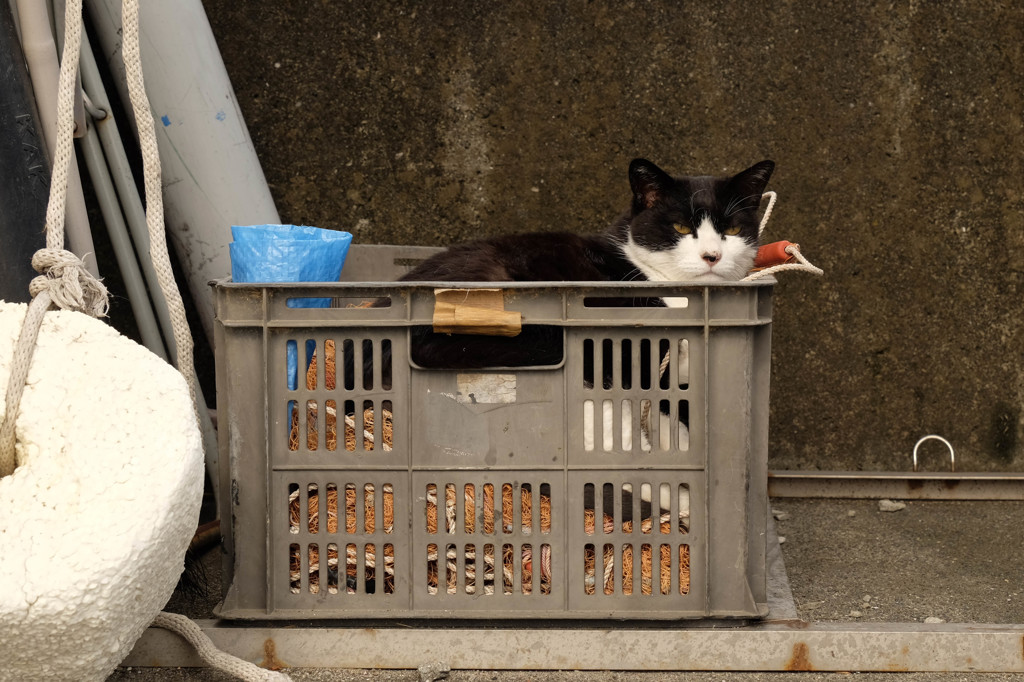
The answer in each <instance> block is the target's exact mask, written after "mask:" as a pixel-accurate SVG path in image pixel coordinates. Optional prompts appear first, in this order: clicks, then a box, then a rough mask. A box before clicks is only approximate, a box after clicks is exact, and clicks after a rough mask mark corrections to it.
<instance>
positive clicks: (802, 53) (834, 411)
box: [206, 0, 1024, 471]
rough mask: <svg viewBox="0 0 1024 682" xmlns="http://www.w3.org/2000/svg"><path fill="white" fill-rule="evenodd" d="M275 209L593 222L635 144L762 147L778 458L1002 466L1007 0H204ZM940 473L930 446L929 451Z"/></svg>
mask: <svg viewBox="0 0 1024 682" xmlns="http://www.w3.org/2000/svg"><path fill="white" fill-rule="evenodd" d="M206 7H207V11H208V13H209V15H210V20H211V22H212V24H213V27H214V32H215V34H216V36H217V38H218V41H219V42H220V45H221V49H222V52H223V54H224V59H225V62H226V63H227V66H228V70H229V72H230V75H231V78H232V81H233V83H234V86H235V88H236V91H237V94H238V98H239V100H240V102H241V107H242V110H243V113H244V115H245V117H246V119H247V122H248V124H249V127H250V131H251V133H252V137H253V139H254V141H255V144H256V148H257V151H258V153H259V155H260V158H261V159H262V162H263V165H264V170H265V172H266V175H267V178H268V180H269V182H270V183H271V189H272V191H273V193H274V196H275V198H276V201H277V203H278V208H279V210H280V212H281V216H282V219H283V220H285V221H287V222H293V223H306V224H312V225H319V226H322V227H332V228H339V229H345V230H348V231H351V232H353V233H354V234H355V238H356V239H357V240H359V241H362V242H376V243H409V244H448V243H453V242H457V241H461V240H465V239H468V238H472V237H475V236H478V235H482V234H496V233H502V232H513V231H523V230H543V229H568V230H573V231H579V232H586V231H593V230H601V229H603V228H604V227H605V226H606V225H607V224H608V223H609V222H610V221H611V220H612V219H613V218H614V217H615V216H616V215H617V214H618V212H619V211H621V210H622V209H623V208H625V207H626V205H627V202H628V199H629V191H628V184H627V181H626V167H627V165H628V164H629V161H630V160H631V159H632V158H633V157H634V156H646V157H648V158H650V159H652V160H654V161H655V162H657V163H659V164H660V165H662V166H663V167H664V168H666V169H667V170H669V171H671V172H674V173H676V174H685V173H715V174H717V173H729V172H735V171H738V170H741V169H743V168H745V167H747V166H749V165H750V164H752V163H754V162H756V161H759V160H761V159H763V158H771V159H774V160H775V161H776V162H777V164H778V167H777V170H776V174H775V176H774V177H773V179H772V182H771V183H770V185H769V187H770V188H771V189H774V190H776V191H777V192H778V193H779V204H778V205H777V207H776V210H775V213H774V215H773V218H772V221H771V223H770V225H769V234H768V235H767V236H768V237H769V238H771V239H773V240H774V239H783V238H785V239H789V240H791V241H796V242H799V243H800V244H801V245H802V246H803V248H804V252H805V254H806V255H808V256H809V257H810V258H811V260H812V261H814V262H816V263H817V264H818V265H820V266H821V267H823V268H824V269H825V270H826V277H825V278H823V279H818V278H814V277H812V276H810V275H804V274H784V275H782V276H781V281H780V283H779V285H778V286H777V287H776V309H775V327H774V340H773V341H774V358H773V373H772V416H771V419H772V426H771V453H772V466H773V467H776V468H809V467H815V468H821V469H908V468H909V458H910V452H911V449H912V447H913V445H914V442H915V441H916V439H917V438H918V437H919V436H921V435H924V434H926V433H932V432H937V433H940V434H943V435H945V436H946V437H947V438H949V439H950V440H951V441H952V442H953V443H954V445H955V446H956V447H957V448H958V457H959V459H960V460H961V461H962V462H963V468H964V469H967V470H1018V471H1019V470H1021V469H1024V456H1022V444H1021V430H1022V428H1021V427H1022V415H1021V404H1022V400H1024V363H1022V349H1024V323H1022V321H1021V312H1022V306H1021V294H1022V288H1024V178H1022V173H1021V170H1022V162H1021V159H1022V154H1024V127H1022V113H1024V52H1022V44H1024V5H1021V4H1020V3H1017V2H1014V1H1012V0H1010V1H1007V2H995V1H985V2H980V1H978V2H976V1H971V0H963V1H960V2H943V3H918V2H895V3H890V2H858V3H848V2H838V1H832V2H773V3H753V2H715V3H705V4H701V3H695V2H670V1H665V0H656V1H654V2H601V1H595V2H582V1H579V0H577V1H572V2H565V3H548V2H520V3H482V2H469V1H456V2H383V1H382V2H375V3H348V2H343V3H342V2H332V3H329V2H322V3H314V2H300V3H286V2H278V1H276V0H273V1H272V0H258V1H256V2H245V3H239V2H224V1H223V0H221V1H216V0H207V2H206ZM923 454H924V455H925V456H926V457H927V458H928V462H927V464H928V468H933V469H935V468H940V464H939V461H938V460H939V459H940V458H944V457H945V453H944V451H943V450H942V449H941V448H940V447H935V448H934V449H932V448H931V447H929V448H926V449H925V451H924V452H923Z"/></svg>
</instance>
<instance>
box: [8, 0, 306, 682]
mask: <svg viewBox="0 0 1024 682" xmlns="http://www.w3.org/2000/svg"><path fill="white" fill-rule="evenodd" d="M122 24H123V26H122V38H123V44H122V50H123V56H124V62H125V72H126V77H127V83H128V92H129V97H130V99H131V103H132V109H133V111H134V113H135V121H136V125H137V127H138V132H139V143H140V147H141V148H142V162H143V172H144V178H145V191H146V203H147V206H146V224H147V226H148V228H149V236H150V258H151V259H152V261H153V266H154V269H155V270H156V273H157V280H158V282H159V285H160V288H161V290H162V291H163V293H164V297H165V298H166V300H167V305H168V308H169V312H170V318H171V323H172V327H173V332H174V340H175V344H176V348H175V349H174V350H175V351H176V352H175V366H176V367H177V368H178V371H179V372H181V374H182V375H183V376H184V377H185V380H186V382H187V383H188V387H189V392H190V394H191V397H192V407H193V411H194V412H195V413H196V418H197V419H198V410H197V409H196V399H197V395H196V387H195V370H194V368H193V364H192V362H193V361H192V352H193V349H192V335H191V333H190V331H189V328H188V322H187V320H186V318H185V307H184V304H183V303H182V300H181V295H180V293H179V292H178V288H177V285H176V283H175V281H174V275H173V271H172V270H171V262H170V257H169V255H168V253H167V240H166V235H165V232H164V212H163V196H162V188H161V182H160V155H159V151H158V148H157V141H156V132H155V129H154V128H155V127H154V123H153V115H152V112H151V111H150V108H149V100H148V99H147V97H146V90H145V84H144V82H143V78H142V59H141V55H140V48H139V2H138V0H124V2H123V3H122ZM64 31H65V38H64V52H63V55H62V58H61V68H60V78H59V81H58V93H57V121H58V123H57V142H56V145H55V149H54V159H53V171H52V174H51V180H50V199H49V203H48V205H47V210H46V248H45V249H41V250H39V251H37V252H36V254H35V255H34V256H33V258H32V267H33V268H35V269H36V271H37V272H39V273H41V275H40V276H39V277H36V278H35V279H33V280H32V282H31V283H30V285H29V292H30V293H31V294H32V297H33V298H32V303H31V304H30V305H29V309H28V312H27V313H26V315H25V321H24V323H23V326H22V330H21V333H20V335H19V337H18V341H17V343H16V344H15V351H14V357H13V359H12V365H11V374H10V378H9V381H8V385H7V392H6V401H7V402H6V404H5V415H4V420H3V423H2V424H0V476H5V475H7V474H9V473H11V472H13V471H14V469H15V468H16V466H17V462H16V458H15V431H14V425H15V423H16V421H17V416H18V406H19V404H20V402H21V396H22V393H23V392H24V388H25V380H26V378H27V376H28V368H29V365H30V364H31V358H32V353H33V351H34V349H35V345H36V339H37V338H38V335H39V327H40V325H41V324H42V320H43V317H44V315H45V313H46V311H47V310H48V309H49V308H50V307H51V305H56V306H58V307H60V308H63V309H65V310H73V311H78V312H83V313H86V314H88V315H92V316H94V317H100V316H103V315H106V313H107V309H108V302H107V290H106V287H104V286H103V284H102V283H101V282H100V281H98V280H97V279H95V278H94V277H93V276H92V275H91V274H89V272H88V271H87V270H86V269H85V266H84V263H83V262H82V260H81V259H80V258H78V257H77V256H76V255H75V254H73V253H70V252H68V251H65V250H64V248H63V247H64V210H65V203H66V197H67V179H68V168H69V165H70V162H71V159H72V149H73V146H72V145H73V139H72V138H73V133H74V112H73V106H74V98H75V88H76V79H77V72H78V60H79V53H80V50H81V42H82V0H67V3H66V5H65V19H64ZM154 625H156V626H158V627H162V628H165V629H168V630H172V631H174V632H176V633H178V634H179V635H181V636H182V637H184V638H185V639H186V640H188V641H189V642H190V643H191V644H192V645H193V646H194V647H195V648H196V650H197V651H198V652H199V655H200V657H201V658H202V659H203V660H204V661H206V662H207V663H208V664H210V665H211V666H214V667H216V668H218V669H220V670H223V671H225V672H227V673H230V674H233V675H235V676H236V677H239V678H241V679H243V680H246V681H252V682H263V681H264V680H266V681H274V680H288V679H290V678H289V677H288V676H287V675H285V674H283V673H279V672H274V671H270V670H264V669H262V668H259V667H258V666H256V665H254V664H252V663H249V662H248V661H244V660H242V659H239V658H236V657H234V656H231V655H229V654H225V653H223V652H221V651H218V650H217V649H216V648H215V647H214V646H213V642H211V641H210V639H209V638H208V637H206V635H204V634H203V632H202V630H200V628H199V626H197V625H196V624H195V623H192V622H191V621H190V620H189V619H188V618H186V617H184V616H181V615H178V614H170V613H161V614H159V615H158V616H157V617H156V619H155V620H154Z"/></svg>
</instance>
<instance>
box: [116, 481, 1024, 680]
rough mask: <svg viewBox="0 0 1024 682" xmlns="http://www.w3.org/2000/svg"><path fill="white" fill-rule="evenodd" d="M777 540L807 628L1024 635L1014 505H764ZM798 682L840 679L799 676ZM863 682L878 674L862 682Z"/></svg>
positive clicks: (190, 600)
mask: <svg viewBox="0 0 1024 682" xmlns="http://www.w3.org/2000/svg"><path fill="white" fill-rule="evenodd" d="M772 508H773V510H774V511H775V513H776V517H777V519H778V520H777V522H776V525H777V527H778V532H779V535H780V536H781V537H783V538H785V540H784V542H783V544H782V553H783V557H784V559H785V562H786V567H787V572H788V575H789V580H790V585H791V588H792V591H793V597H794V602H795V604H796V607H797V611H798V614H799V616H800V617H801V618H802V619H804V620H807V621H814V622H842V621H871V622H879V623H907V622H923V621H924V620H925V619H926V618H929V617H931V618H941V619H942V620H944V621H946V622H947V623H1009V624H1013V623H1024V564H1022V562H1021V561H1020V556H1019V551H1020V547H1022V546H1024V503H1020V502H1005V501H1002V502H989V501H985V502H980V501H971V502H936V501H911V502H907V504H906V507H905V508H904V509H902V510H900V511H895V512H883V511H880V510H879V503H878V501H876V500H820V499H774V500H772ZM216 554H217V553H216V552H211V553H210V554H209V555H207V557H205V559H204V566H205V567H206V569H207V571H208V573H207V586H208V590H209V592H210V594H208V595H206V596H205V597H202V596H197V595H195V594H192V595H188V594H182V593H178V594H175V596H174V597H173V598H172V600H171V602H170V603H169V604H168V610H171V611H176V612H180V613H184V614H186V615H188V616H190V617H192V618H209V617H210V608H211V607H212V606H213V604H214V603H215V602H216V594H217V591H218V589H219V583H220V571H219V560H218V557H217V556H216ZM288 673H289V675H291V676H292V678H293V679H295V680H367V681H373V682H377V681H380V682H383V681H385V680H387V681H391V680H395V681H402V680H419V679H420V677H419V673H418V672H417V671H414V670H398V671H348V670H323V669H320V670H299V669H296V670H289V671H288ZM784 674H785V673H717V672H715V673H711V672H709V673H677V672H658V673H651V672H648V673H641V672H634V671H620V672H615V671H607V672H594V671H575V672H573V671H549V672H537V671H523V672H514V671H453V672H452V673H451V674H450V675H449V677H448V679H450V680H453V681H454V682H483V681H484V680H495V681H497V682H526V681H527V680H530V681H532V682H546V681H552V682H554V681H555V680H557V681H559V682H566V681H567V682H572V681H576V680H579V681H583V680H587V681H590V680H593V681H595V682H612V681H619V680H640V681H642V682H656V681H658V682H660V681H670V680H671V681H676V680H678V681H683V680H685V681H693V682H705V681H708V682H710V681H711V680H715V681H716V682H717V681H725V682H748V681H753V680H769V679H771V678H772V677H777V676H780V675H784ZM801 674H802V675H803V677H802V678H801V679H802V680H804V681H805V682H811V681H815V682H817V681H818V680H823V681H824V680H830V681H831V680H840V679H848V677H844V675H845V674H842V673H834V674H819V673H801ZM968 677H970V678H971V679H972V680H984V681H986V682H987V681H988V680H1011V679H1021V677H1020V675H1011V674H1006V675H996V674H971V675H967V674H960V673H956V674H954V673H948V674H946V673H901V674H899V675H898V679H899V680H900V682H904V681H906V682H911V681H914V682H916V681H917V680H928V681H934V682H946V681H950V682H952V680H961V679H967V678H968ZM227 679H230V678H228V677H227V676H225V675H222V674H220V673H216V672H213V671H210V670H201V669H188V668H185V669H169V668H160V669H154V668H131V669H119V670H118V671H116V672H115V673H114V674H113V675H112V676H111V677H110V678H109V682H127V681H129V680H131V681H137V682H149V681H151V680H152V681H161V682H162V681H164V680H198V681H201V682H207V681H208V682H215V681H220V680H227ZM860 679H864V680H866V681H870V682H875V681H878V682H882V681H883V680H890V679H892V680H895V679H897V675H894V674H891V673H887V674H882V673H870V674H868V673H865V674H860Z"/></svg>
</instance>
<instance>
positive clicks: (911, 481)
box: [768, 471, 1024, 500]
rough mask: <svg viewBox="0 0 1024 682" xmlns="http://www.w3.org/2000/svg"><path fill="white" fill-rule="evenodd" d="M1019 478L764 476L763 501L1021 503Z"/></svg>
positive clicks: (1022, 478) (1022, 480) (1023, 476)
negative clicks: (766, 486) (880, 500)
mask: <svg viewBox="0 0 1024 682" xmlns="http://www.w3.org/2000/svg"><path fill="white" fill-rule="evenodd" d="M1022 484H1024V473H971V472H961V473H950V472H900V471H873V472H868V471H769V472H768V495H769V497H826V498H849V499H884V498H890V499H897V500H1024V485H1022Z"/></svg>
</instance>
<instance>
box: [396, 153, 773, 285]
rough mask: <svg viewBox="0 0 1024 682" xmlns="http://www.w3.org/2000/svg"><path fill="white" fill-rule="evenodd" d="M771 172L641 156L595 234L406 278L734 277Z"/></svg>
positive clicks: (493, 247) (454, 261) (480, 251)
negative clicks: (706, 169) (626, 190)
mask: <svg viewBox="0 0 1024 682" xmlns="http://www.w3.org/2000/svg"><path fill="white" fill-rule="evenodd" d="M774 168H775V164H774V163H773V162H771V161H762V162H761V163H758V164H756V165H754V166H751V167H750V168H748V169H747V170H745V171H743V172H741V173H738V174H736V175H734V176H732V177H726V178H719V177H711V176H686V177H678V178H673V177H672V176H670V175H669V174H668V173H666V172H665V171H663V170H661V169H660V168H658V167H657V166H656V165H654V164H653V163H651V162H650V161H647V160H646V159H634V160H633V162H632V163H631V164H630V165H629V184H630V188H631V189H632V191H633V200H632V204H631V206H630V208H629V210H628V211H626V213H624V214H623V215H622V216H621V217H620V218H619V219H618V220H616V221H615V223H614V224H613V225H612V226H611V228H610V229H609V230H608V231H607V232H606V233H604V234H599V235H584V236H581V235H576V234H570V233H563V232H542V233H533V234H518V235H506V236H499V237H491V238H488V239H482V240H478V241H474V242H469V243H467V244H461V245H458V246H453V247H451V248H449V249H448V250H446V251H444V252H442V253H440V254H437V255H435V256H433V257H432V258H429V259H428V260H426V261H424V262H423V263H421V264H420V265H419V266H417V267H416V268H414V269H413V270H411V271H409V272H408V273H406V274H405V275H404V276H403V277H402V278H401V279H402V280H406V281H446V282H454V281H465V282H473V281H489V282H508V281H513V282H515V281H520V282H521V281H528V282H539V281H609V280H611V281H617V280H618V281H625V280H638V279H639V280H643V279H647V280H650V281H655V282H663V281H672V282H708V281H723V280H726V281H727V280H738V279H741V278H742V277H743V276H745V275H746V274H747V272H749V270H750V268H751V266H752V265H753V262H754V256H755V255H756V253H757V241H758V234H757V228H758V219H757V209H758V206H759V205H760V203H761V195H762V193H763V192H764V189H765V186H766V185H767V184H768V178H769V176H770V175H771V173H772V170H773V169H774Z"/></svg>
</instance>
